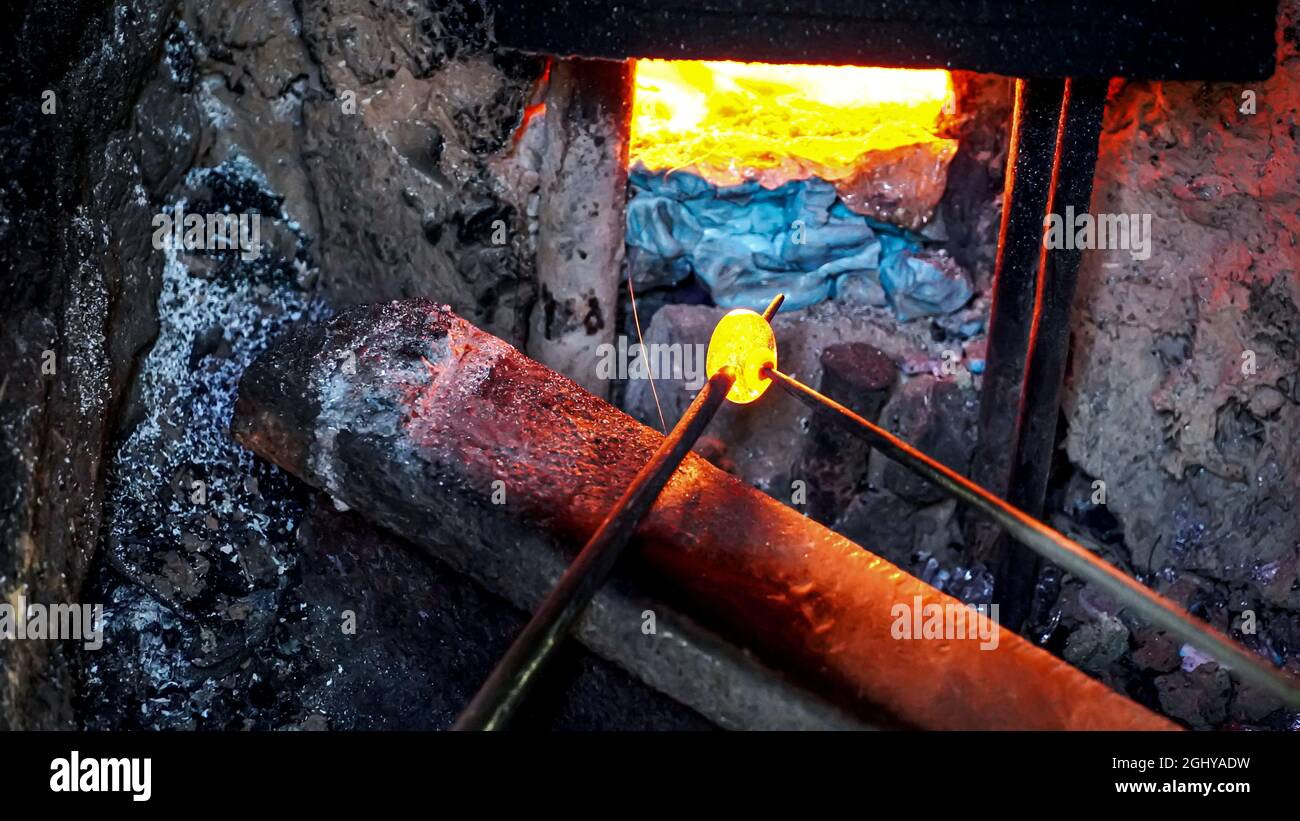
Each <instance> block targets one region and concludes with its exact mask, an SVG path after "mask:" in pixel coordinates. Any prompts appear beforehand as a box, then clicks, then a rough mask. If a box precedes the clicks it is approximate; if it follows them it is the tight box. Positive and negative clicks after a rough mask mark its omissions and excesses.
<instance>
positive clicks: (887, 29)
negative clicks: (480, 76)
mask: <svg viewBox="0 0 1300 821" xmlns="http://www.w3.org/2000/svg"><path fill="white" fill-rule="evenodd" d="M491 6H492V8H493V10H494V27H495V34H496V39H497V42H498V43H499V44H500V45H502V46H505V47H507V48H516V49H521V50H524V51H532V52H539V53H546V54H558V55H563V56H568V55H581V56H586V57H602V58H606V59H616V60H622V59H627V58H636V57H658V58H663V59H673V60H744V61H759V62H773V63H817V64H825V65H869V66H893V67H899V68H947V69H964V70H968V71H981V72H990V73H994V74H1003V75H1006V76H1008V77H1059V78H1064V77H1099V78H1108V77H1130V78H1134V79H1148V80H1258V79H1264V78H1267V77H1269V76H1270V75H1272V73H1273V69H1274V61H1275V52H1276V41H1275V36H1274V32H1275V31H1276V27H1277V2H1276V0H1238V2H1236V3H1223V2H1215V0H1184V1H1183V2H1170V0H1123V1H1122V2H1116V0H981V1H980V2H973V0H927V2H917V0H804V2H799V3H791V2H789V0H621V2H619V3H617V4H611V3H609V2H608V0H494V2H493V3H492V4H491Z"/></svg>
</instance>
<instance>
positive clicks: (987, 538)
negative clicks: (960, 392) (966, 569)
mask: <svg viewBox="0 0 1300 821" xmlns="http://www.w3.org/2000/svg"><path fill="white" fill-rule="evenodd" d="M1064 97H1065V82H1064V81H1062V80H1019V81H1017V82H1016V100H1015V111H1014V115H1013V117H1012V122H1011V144H1010V147H1009V149H1008V154H1007V176H1006V184H1005V185H1004V187H1003V197H1002V227H1001V230H1000V233H999V236H998V256H997V261H996V264H995V266H994V273H993V306H992V309H991V311H990V316H989V332H988V353H987V366H986V369H985V372H984V383H983V387H982V388H981V390H980V406H979V441H978V443H977V445H976V450H975V457H974V459H973V460H972V461H971V478H972V479H974V480H975V482H976V483H977V484H979V485H981V486H983V487H985V488H987V489H988V490H989V491H991V492H993V493H994V494H996V495H998V496H1002V497H1003V498H1006V497H1007V495H1008V493H1009V492H1010V489H1011V485H1012V472H1013V469H1014V466H1015V465H1016V463H1017V461H1018V459H1017V457H1016V445H1017V443H1018V442H1019V441H1020V428H1021V426H1022V398H1023V385H1024V383H1025V374H1026V369H1027V367H1028V363H1029V351H1030V348H1031V346H1032V344H1033V333H1034V312H1035V306H1036V303H1037V299H1038V272H1039V266H1040V263H1041V261H1042V256H1043V217H1044V215H1045V214H1046V213H1047V209H1048V206H1049V204H1050V202H1051V192H1052V169H1053V167H1054V166H1055V161H1056V142H1057V135H1058V131H1059V123H1060V117H1061V106H1062V102H1063V100H1064ZM1029 512H1030V513H1035V514H1036V513H1038V512H1039V511H1036V510H1034V509H1032V508H1030V509H1029ZM965 531H966V539H967V542H968V544H970V546H971V549H972V553H973V555H975V556H976V557H978V558H981V559H983V560H985V561H987V562H988V563H989V564H991V565H993V566H994V567H997V566H998V565H999V563H1000V560H999V556H998V554H997V542H998V540H999V538H1000V534H999V532H998V531H997V530H996V529H995V528H992V527H990V526H989V525H988V524H987V523H986V522H984V521H982V520H979V521H969V522H967V523H966V527H965ZM995 591H996V593H997V595H998V599H999V603H1000V605H1001V608H1002V623H1003V624H1004V625H1005V626H1007V627H1008V628H1010V629H1012V630H1018V629H1019V627H1020V624H1021V622H1022V621H1023V619H1024V615H1025V613H1026V612H1027V611H1028V602H1018V601H1015V600H1013V599H1010V598H1008V597H1006V596H1004V595H1002V594H1003V590H1002V589H1001V587H1000V586H999V587H995Z"/></svg>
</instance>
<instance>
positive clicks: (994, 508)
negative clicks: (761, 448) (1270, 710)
mask: <svg viewBox="0 0 1300 821" xmlns="http://www.w3.org/2000/svg"><path fill="white" fill-rule="evenodd" d="M760 370H761V373H762V375H763V376H764V377H766V378H768V379H772V380H775V381H776V382H777V383H779V384H780V385H781V387H782V388H784V389H785V390H786V391H788V392H789V393H790V394H791V395H793V396H794V397H795V398H797V399H799V400H800V401H802V402H803V403H804V404H806V405H808V406H809V407H811V408H813V409H814V410H824V411H831V412H833V413H834V414H835V418H836V419H837V420H838V421H839V422H840V423H841V425H842V426H843V427H844V428H845V429H846V430H847V431H849V432H850V433H852V434H854V435H855V436H858V437H860V438H862V439H864V440H866V442H867V443H868V444H870V445H871V446H872V447H874V448H876V449H878V450H880V451H881V452H882V453H884V454H885V455H886V456H888V457H889V458H890V459H893V460H894V461H896V462H898V463H899V464H901V465H903V466H904V467H906V468H908V469H909V470H911V471H912V472H913V473H915V474H916V475H918V476H920V477H921V478H922V479H925V480H926V481H928V482H931V483H933V484H935V485H937V486H938V487H939V488H941V489H942V490H943V491H944V492H946V493H947V494H948V495H950V496H953V497H955V498H957V499H960V500H961V501H963V502H965V503H966V504H969V505H971V506H972V507H974V508H975V509H976V510H978V511H980V512H981V513H983V514H984V515H985V516H988V517H989V518H990V519H992V520H993V521H994V522H996V523H997V524H998V525H1000V526H1001V527H1003V528H1004V529H1005V530H1006V531H1007V532H1008V533H1009V534H1011V536H1012V537H1013V538H1015V539H1016V540H1017V541H1019V542H1020V543H1021V544H1023V545H1025V546H1026V547H1028V548H1029V549H1031V550H1033V551H1035V552H1036V553H1038V554H1039V555H1041V556H1043V558H1045V559H1047V560H1049V561H1051V562H1053V563H1055V564H1058V565H1060V566H1061V567H1063V568H1064V569H1066V570H1067V571H1069V572H1070V573H1073V574H1074V575H1075V576H1078V577H1079V578H1081V579H1083V580H1084V581H1086V582H1088V583H1090V584H1095V585H1096V586H1097V587H1099V588H1101V589H1102V590H1104V591H1105V592H1106V593H1108V594H1110V595H1111V596H1112V597H1114V598H1115V600H1116V601H1117V602H1118V603H1119V604H1120V605H1122V606H1126V607H1129V608H1132V610H1133V611H1134V612H1135V613H1137V614H1138V615H1139V616H1142V617H1143V618H1145V619H1147V620H1148V621H1150V622H1151V623H1153V624H1155V625H1156V626H1158V627H1161V628H1163V629H1165V630H1168V631H1169V632H1170V633H1172V634H1173V635H1174V636H1176V637H1177V638H1178V639H1179V640H1180V641H1183V642H1186V643H1187V644H1190V645H1191V646H1193V647H1195V648H1196V649H1198V650H1200V651H1202V652H1204V653H1206V654H1208V655H1210V656H1212V657H1213V658H1214V659H1216V660H1217V661H1219V662H1220V663H1221V664H1223V666H1225V667H1228V668H1230V669H1232V670H1234V671H1236V673H1237V674H1238V675H1239V676H1240V677H1241V678H1242V680H1243V681H1246V682H1248V683H1249V684H1251V685H1253V686H1256V687H1259V688H1261V689H1263V690H1266V691H1268V692H1270V693H1272V694H1274V695H1276V696H1277V697H1279V698H1281V699H1282V700H1283V701H1284V702H1285V703H1286V704H1287V705H1288V706H1289V707H1290V708H1291V709H1293V710H1295V709H1300V682H1297V681H1296V680H1295V679H1294V678H1292V677H1291V676H1290V675H1288V674H1286V673H1283V672H1281V671H1279V670H1277V669H1275V668H1273V667H1270V666H1269V665H1268V664H1267V663H1265V662H1264V661H1263V660H1262V659H1261V658H1260V657H1259V656H1257V655H1255V654H1254V653H1251V652H1250V651H1249V650H1247V649H1245V648H1244V647H1242V646H1241V645H1239V644H1237V642H1235V641H1233V640H1232V639H1230V638H1229V637H1227V636H1225V635H1223V634H1222V633H1220V632H1219V631H1217V630H1215V629H1214V628H1213V627H1211V626H1209V625H1208V624H1203V623H1200V622H1197V621H1194V620H1193V619H1192V618H1191V617H1189V616H1188V615H1187V614H1186V613H1184V612H1183V611H1182V609H1181V608H1179V607H1178V606H1177V605H1175V604H1174V603H1173V602H1170V601H1168V600H1167V599H1165V598H1164V597H1163V596H1161V595H1159V594H1158V593H1156V592H1155V591H1153V590H1150V589H1148V588H1146V587H1144V586H1143V585H1142V584H1141V583H1139V582H1138V581H1136V580H1135V579H1133V578H1130V577H1129V576H1127V575H1125V574H1124V573H1122V572H1121V571H1119V570H1117V569H1115V568H1114V567H1112V566H1111V565H1109V564H1107V563H1106V562H1105V561H1103V560H1102V559H1100V558H1098V557H1097V556H1094V555H1093V554H1092V553H1090V552H1089V551H1088V549H1087V548H1085V547H1084V546H1083V545H1081V544H1079V543H1078V542H1075V541H1073V540H1072V539H1070V538H1068V537H1067V536H1065V535H1064V534H1062V533H1060V532H1059V531H1057V530H1055V529H1053V528H1051V527H1049V526H1047V525H1045V524H1043V523H1042V522H1040V521H1038V520H1036V519H1034V518H1033V517H1031V516H1030V515H1029V514H1027V513H1025V512H1024V511H1021V510H1019V509H1017V508H1015V507H1013V506H1012V505H1010V504H1008V503H1007V502H1005V501H1003V500H1002V499H999V498H998V497H997V496H995V495H993V494H992V493H989V492H988V491H987V490H985V489H984V488H982V487H980V486H979V485H977V484H975V483H974V482H972V481H970V480H969V479H967V478H966V477H964V476H962V475H961V474H959V473H957V472H955V471H953V470H952V469H950V468H948V467H947V466H946V465H944V464H942V463H941V462H938V461H936V460H934V459H931V458H930V457H929V456H926V455H925V454H924V453H922V452H921V451H919V450H917V449H916V448H914V447H912V446H911V445H909V444H908V443H907V442H904V441H903V440H902V439H899V438H898V437H896V436H894V435H893V434H891V433H889V432H888V431H886V430H884V429H883V428H880V427H878V426H876V425H873V424H872V423H871V422H868V421H867V420H866V419H863V418H862V417H861V416H859V415H857V414H856V413H854V412H853V411H851V410H849V409H848V408H846V407H844V406H843V405H841V404H839V403H838V402H836V401H834V400H833V399H830V398H829V397H826V396H823V395H822V394H820V393H818V392H817V391H815V390H813V389H812V388H810V387H808V386H807V385H805V384H803V383H802V382H800V381H798V380H797V379H794V378H793V377H791V376H787V375H786V374H784V373H782V372H781V371H779V370H777V369H776V365H775V364H774V363H773V364H769V365H766V366H763V367H761V369H760Z"/></svg>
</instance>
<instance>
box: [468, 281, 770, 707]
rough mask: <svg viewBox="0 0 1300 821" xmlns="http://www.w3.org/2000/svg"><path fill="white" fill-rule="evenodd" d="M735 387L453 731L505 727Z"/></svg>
mask: <svg viewBox="0 0 1300 821" xmlns="http://www.w3.org/2000/svg"><path fill="white" fill-rule="evenodd" d="M777 304H779V303H777ZM735 381H736V378H735V376H733V375H732V372H731V371H730V370H729V369H727V370H723V371H721V372H720V373H717V374H714V376H713V378H711V379H710V380H709V381H708V382H706V383H705V384H704V388H703V389H701V390H700V392H699V393H698V394H696V396H695V399H694V400H692V401H691V404H690V406H689V407H687V409H686V413H684V414H683V415H682V418H681V419H680V420H679V421H678V422H677V424H676V425H674V426H673V429H672V430H671V431H669V433H668V436H667V437H665V438H664V441H663V444H661V445H660V446H659V449H658V450H656V451H655V453H654V455H653V456H651V457H650V461H649V462H647V463H646V465H645V467H643V468H641V471H640V472H639V473H637V475H636V478H635V479H633V480H632V484H631V485H629V486H628V488H627V490H625V491H624V492H623V495H622V497H621V498H619V500H618V502H617V503H615V505H614V507H613V508H611V509H610V511H609V513H607V514H605V519H604V521H602V522H601V523H600V527H599V528H597V529H596V532H595V533H594V534H592V536H591V539H590V540H589V541H588V542H587V545H586V546H585V547H583V549H582V552H581V553H579V554H578V557H577V558H576V559H574V560H573V564H571V565H569V568H568V570H566V571H565V572H564V575H563V576H561V577H560V581H559V583H558V584H556V585H555V588H554V589H553V590H552V591H551V593H550V595H548V596H547V597H546V600H545V601H543V602H542V604H541V606H540V607H538V608H537V612H535V613H534V614H533V617H532V619H531V620H529V622H528V624H527V625H526V626H525V627H524V629H523V632H521V633H520V634H519V636H518V637H517V638H515V641H514V643H513V644H511V645H510V649H509V650H507V651H506V654H505V655H504V656H502V658H501V661H500V662H499V663H498V664H497V666H496V669H494V670H493V671H492V674H491V675H490V676H488V679H487V681H485V682H484V683H483V686H482V687H480V688H479V691H478V693H476V694H475V695H474V698H473V700H471V701H470V703H469V706H468V707H466V708H465V711H464V712H463V713H461V715H460V717H459V718H458V719H457V720H456V724H455V726H454V727H453V728H452V729H455V730H500V729H504V728H505V726H506V724H507V723H508V722H509V720H510V718H511V716H512V715H514V712H515V710H516V709H517V708H518V707H519V705H520V704H521V703H522V702H523V699H524V697H525V695H527V693H528V690H529V688H530V687H531V686H532V685H533V683H534V682H535V681H536V680H537V678H538V674H539V673H540V672H541V670H542V668H543V667H544V666H545V665H546V663H547V662H548V661H549V660H550V658H551V657H552V656H553V655H554V653H555V650H556V648H557V647H559V645H560V643H561V642H562V641H563V640H564V637H565V636H566V635H567V634H568V632H569V629H570V628H571V627H572V626H573V623H574V622H575V621H577V620H578V617H579V616H581V615H582V612H583V611H584V610H585V609H586V608H587V605H588V604H589V603H590V602H591V599H592V597H593V596H595V595H596V591H597V590H599V589H600V586H601V585H602V584H604V583H605V579H606V578H607V577H608V576H609V573H610V570H612V569H613V567H614V564H615V562H617V561H618V557H619V555H620V554H621V553H622V552H623V548H624V547H625V546H626V545H627V542H628V540H629V538H631V536H632V532H633V531H634V530H636V526H637V524H638V523H639V522H640V521H641V519H642V518H643V517H644V516H645V514H646V513H647V512H648V511H649V510H650V508H651V507H652V506H653V505H654V502H655V499H657V498H658V497H659V493H660V491H662V490H663V489H664V485H666V484H668V479H669V478H670V477H671V476H672V475H673V472H674V471H675V470H677V466H678V465H680V464H681V462H682V460H683V459H684V458H686V454H687V452H688V451H689V450H690V449H691V446H692V445H694V444H695V441H696V440H697V439H699V438H700V434H701V433H703V432H704V429H705V428H706V427H708V424H709V421H710V420H711V419H713V416H714V414H716V413H717V411H718V408H719V407H721V406H722V403H723V401H724V400H725V399H726V397H727V391H729V390H731V386H732V384H733V383H734V382H735Z"/></svg>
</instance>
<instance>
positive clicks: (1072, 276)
mask: <svg viewBox="0 0 1300 821" xmlns="http://www.w3.org/2000/svg"><path fill="white" fill-rule="evenodd" d="M1106 86H1107V83H1106V81H1104V80H1068V81H1066V87H1065V100H1064V102H1063V103H1062V109H1061V128H1060V133H1059V135H1058V137H1057V152H1056V154H1057V158H1058V159H1057V165H1056V171H1055V174H1054V185H1053V192H1052V200H1051V205H1050V207H1049V213H1053V214H1057V215H1060V216H1061V217H1062V218H1064V215H1065V214H1066V208H1067V207H1068V208H1072V209H1073V213H1074V214H1076V215H1078V214H1084V213H1087V211H1088V203H1089V201H1090V199H1091V198H1092V178H1093V172H1094V170H1095V168H1096V165H1097V141H1098V137H1099V135H1100V134H1101V119H1102V115H1103V113H1104V111H1105V107H1106ZM1066 230H1073V229H1072V228H1069V227H1067V229H1066ZM1082 253H1083V252H1082V251H1080V250H1078V249H1074V248H1069V249H1067V248H1058V249H1052V250H1046V251H1045V252H1044V254H1043V259H1042V276H1041V277H1040V283H1041V284H1040V288H1039V295H1038V298H1039V304H1038V308H1037V310H1036V311H1035V314H1036V317H1037V323H1036V324H1035V326H1034V328H1035V332H1034V334H1033V336H1032V338H1031V340H1030V356H1029V361H1028V362H1027V363H1026V367H1025V373H1024V378H1023V395H1022V397H1021V417H1020V422H1019V430H1018V431H1017V433H1018V437H1019V438H1018V441H1017V442H1016V444H1015V447H1014V449H1013V450H1012V451H1011V456H1012V459H1013V462H1012V465H1011V475H1010V485H1009V487H1008V488H1007V493H1006V499H1007V501H1008V502H1010V503H1011V504H1013V505H1015V506H1016V507H1018V508H1020V509H1021V510H1025V511H1028V512H1029V513H1031V514H1033V515H1034V516H1039V515H1041V514H1042V512H1043V500H1044V497H1045V496H1046V494H1047V480H1048V477H1049V475H1050V473H1051V469H1052V457H1053V454H1054V452H1055V448H1056V427H1057V421H1058V418H1059V415H1060V406H1061V383H1062V380H1063V379H1064V376H1065V364H1066V359H1067V357H1068V355H1069V348H1070V314H1071V307H1072V305H1073V303H1074V292H1075V286H1076V285H1077V283H1078V274H1079V262H1080V258H1081V256H1082ZM993 555H994V556H995V557H996V563H995V565H994V568H993V573H994V584H995V589H996V590H998V598H999V599H1000V600H1001V601H1002V602H1003V614H1004V616H1003V623H1004V624H1006V625H1007V626H1008V627H1011V629H1013V630H1018V629H1020V627H1021V625H1022V624H1023V623H1024V620H1025V618H1026V617H1027V616H1028V615H1029V611H1030V608H1031V607H1032V604H1033V596H1034V588H1035V585H1036V584H1037V580H1038V572H1039V570H1040V569H1041V566H1042V560H1041V558H1040V557H1039V556H1037V555H1035V554H1034V553H1032V552H1030V551H1028V550H1026V549H1025V548H1024V547H1023V546H1022V545H1020V544H1017V543H1016V542H1015V541H1014V540H1012V539H1009V538H1007V537H1006V536H1003V537H1002V538H1001V539H1000V540H999V544H998V546H997V548H996V549H995V550H994V553H993Z"/></svg>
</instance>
